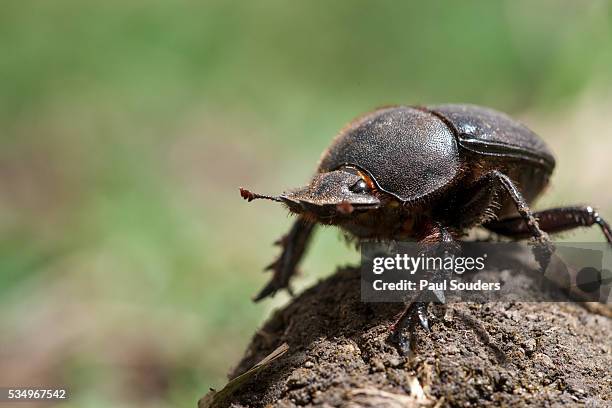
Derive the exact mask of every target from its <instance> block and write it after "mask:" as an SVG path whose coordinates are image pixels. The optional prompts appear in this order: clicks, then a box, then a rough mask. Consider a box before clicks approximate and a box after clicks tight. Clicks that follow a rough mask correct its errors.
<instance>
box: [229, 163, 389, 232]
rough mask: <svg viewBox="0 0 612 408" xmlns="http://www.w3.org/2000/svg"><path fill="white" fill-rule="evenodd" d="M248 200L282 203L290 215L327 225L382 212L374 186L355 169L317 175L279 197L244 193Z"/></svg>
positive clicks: (342, 169)
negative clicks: (360, 215)
mask: <svg viewBox="0 0 612 408" xmlns="http://www.w3.org/2000/svg"><path fill="white" fill-rule="evenodd" d="M241 194H242V197H243V198H244V199H246V200H249V201H251V200H253V199H257V198H265V199H269V200H274V201H280V202H282V203H284V204H285V205H287V207H289V210H291V212H293V213H296V214H303V215H306V216H311V217H314V218H315V219H316V220H318V221H320V222H324V223H333V222H334V221H335V220H336V219H337V218H342V217H347V216H350V214H352V213H353V212H355V211H357V212H360V211H365V210H371V209H376V208H379V207H380V205H381V203H380V200H379V199H378V198H377V197H376V195H375V192H374V185H373V183H372V182H371V181H370V179H369V178H368V177H367V176H365V175H364V174H363V173H361V172H360V171H358V170H357V169H353V168H347V167H344V168H341V169H339V170H334V171H330V172H326V173H320V174H317V175H316V176H315V177H313V179H312V181H311V182H310V184H309V185H307V186H304V187H301V188H297V189H294V190H290V191H288V192H285V193H283V194H281V195H280V196H278V197H270V196H261V195H259V194H253V193H251V192H249V191H247V190H243V189H241Z"/></svg>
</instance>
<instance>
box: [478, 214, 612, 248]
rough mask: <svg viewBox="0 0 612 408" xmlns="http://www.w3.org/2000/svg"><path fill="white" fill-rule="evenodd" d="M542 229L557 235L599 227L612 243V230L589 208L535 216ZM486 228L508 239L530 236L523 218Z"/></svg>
mask: <svg viewBox="0 0 612 408" xmlns="http://www.w3.org/2000/svg"><path fill="white" fill-rule="evenodd" d="M533 215H534V217H536V218H537V220H538V223H539V224H540V228H542V230H544V231H545V232H547V233H551V234H554V233H557V232H563V231H568V230H572V229H575V228H579V227H591V226H593V225H599V227H600V228H601V230H602V232H603V234H604V236H605V237H606V240H607V241H608V242H610V243H612V229H610V225H609V224H608V223H607V222H606V221H605V220H604V219H603V218H601V216H600V215H599V214H598V213H597V211H595V210H594V209H593V207H589V206H584V207H582V206H580V207H562V208H551V209H549V210H544V211H539V212H536V213H534V214H533ZM484 226H485V228H487V229H489V230H491V231H493V232H495V233H497V234H500V235H505V236H508V237H513V238H525V237H528V236H529V235H530V231H529V229H528V228H527V224H525V221H524V219H523V218H521V217H513V218H506V219H502V220H498V221H491V222H488V223H486V224H485V225H484Z"/></svg>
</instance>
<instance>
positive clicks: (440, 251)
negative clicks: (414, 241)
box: [390, 224, 459, 354]
mask: <svg viewBox="0 0 612 408" xmlns="http://www.w3.org/2000/svg"><path fill="white" fill-rule="evenodd" d="M432 237H436V241H437V242H434V243H433V245H432ZM421 243H422V244H425V245H426V246H427V250H426V251H425V252H426V253H428V254H431V256H441V257H442V258H443V259H444V258H447V257H451V256H454V255H456V254H457V252H458V250H459V246H458V245H457V243H456V242H455V240H454V238H453V236H452V234H451V233H450V232H449V231H448V229H447V228H445V227H443V226H441V225H439V224H435V225H433V226H432V228H431V230H430V231H429V232H428V234H427V236H426V237H425V238H424V239H423V240H422V241H421ZM429 272H431V273H432V278H433V279H431V281H432V282H436V281H438V280H439V279H440V277H441V276H440V275H441V274H442V272H443V271H437V270H436V271H429ZM432 295H433V298H435V299H436V301H437V302H440V303H445V296H444V291H442V290H433V291H431V293H422V294H421V295H420V297H419V299H417V300H416V301H414V302H412V303H409V304H407V305H406V306H405V308H404V310H403V312H402V313H401V314H400V315H399V316H398V318H397V320H396V321H395V322H394V323H393V324H392V325H391V327H390V329H391V340H392V341H394V342H395V343H396V344H397V345H398V346H399V348H400V351H401V352H402V353H403V354H408V353H410V352H411V351H414V348H415V344H416V342H415V337H414V331H415V328H416V324H417V322H418V323H419V324H420V325H421V327H423V329H425V330H427V331H429V329H430V328H429V319H428V317H427V309H428V307H429V304H430V303H431V301H430V300H429V299H431V298H432ZM404 329H408V330H407V333H406V331H405V330H404Z"/></svg>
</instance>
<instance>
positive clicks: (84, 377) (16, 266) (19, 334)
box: [0, 0, 612, 407]
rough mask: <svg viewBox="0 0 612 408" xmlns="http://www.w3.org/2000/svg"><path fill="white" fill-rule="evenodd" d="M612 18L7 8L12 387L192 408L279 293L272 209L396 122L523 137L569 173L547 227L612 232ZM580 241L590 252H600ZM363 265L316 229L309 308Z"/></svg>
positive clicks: (8, 367)
mask: <svg viewBox="0 0 612 408" xmlns="http://www.w3.org/2000/svg"><path fill="white" fill-rule="evenodd" d="M611 23H612V8H611V4H610V2H608V1H583V2H575V1H559V0H549V1H540V2H534V1H531V0H522V1H516V0H511V1H505V2H504V1H488V0H483V1H463V2H455V1H448V2H446V1H435V2H399V1H354V0H351V1H333V2H326V1H321V0H315V1H301V2H287V1H280V0H278V1H267V0H264V1H257V2H247V1H243V2H238V1H218V2H210V1H205V2H196V1H189V2H165V1H148V2H145V1H117V0H108V1H105V2H87V1H76V0H75V1H66V0H55V1H23V0H19V1H13V0H7V1H3V2H2V4H1V5H0V49H1V50H2V51H1V56H0V132H1V139H0V142H1V145H0V232H1V234H0V324H1V327H2V330H1V331H0V385H46V384H58V385H66V386H68V387H69V388H70V389H71V391H72V399H71V400H70V401H69V402H68V403H66V404H65V405H63V406H67V407H108V406H115V407H124V406H125V407H127V406H153V407H157V406H159V407H162V406H195V402H196V400H197V399H198V398H199V397H200V396H201V395H202V394H203V393H205V392H206V391H207V390H208V387H216V388H218V387H220V386H222V385H223V384H224V382H225V379H226V378H225V375H226V373H227V372H228V370H229V368H230V367H231V365H232V364H235V363H236V362H237V361H238V359H239V358H240V356H241V354H242V353H243V351H244V347H245V346H246V344H247V342H248V341H249V339H250V337H251V335H252V334H253V333H254V331H255V330H256V329H257V327H258V326H259V325H260V324H261V323H262V322H263V320H264V319H265V317H266V315H268V314H269V312H270V311H271V310H272V309H273V308H275V307H278V306H279V305H281V304H282V303H284V302H286V301H287V299H288V297H287V295H285V294H282V295H278V296H277V297H276V298H275V299H274V300H272V301H265V302H262V303H260V304H256V305H255V304H253V303H252V302H251V301H250V296H251V295H253V294H254V293H255V292H256V291H257V290H258V289H259V288H260V287H261V286H262V285H263V284H264V283H265V281H266V280H267V279H268V276H267V275H264V274H263V273H262V272H261V269H262V267H263V266H265V265H266V264H268V263H269V262H270V261H271V260H272V259H273V258H274V256H275V255H276V252H277V249H276V248H274V247H272V246H271V242H272V241H274V240H275V239H276V238H278V237H279V236H280V235H281V234H282V233H283V232H285V230H287V229H288V227H289V224H290V222H291V220H290V219H288V217H287V215H286V212H285V211H284V210H283V209H282V208H280V207H279V206H276V205H274V204H273V203H269V202H256V203H253V204H250V205H247V204H246V203H245V202H244V201H242V200H241V199H240V197H239V195H238V186H242V185H244V186H249V187H251V188H252V189H254V190H256V191H261V192H269V193H277V192H280V191H282V190H283V189H286V188H288V187H293V186H297V185H300V184H302V183H305V182H306V181H307V179H308V177H309V176H310V175H311V173H312V171H313V170H314V166H315V165H316V162H317V160H318V158H319V155H320V153H321V151H322V150H323V149H324V148H325V147H326V146H327V144H328V143H329V141H330V139H331V138H332V137H333V135H334V134H335V133H336V132H337V131H338V130H339V129H340V128H341V127H342V126H343V125H344V124H345V123H346V122H348V121H349V120H350V119H352V118H353V117H354V116H356V115H357V114H360V113H362V112H364V111H367V110H369V109H371V108H373V107H376V106H378V105H383V104H392V103H406V104H424V103H442V102H471V103H477V104H483V105H488V106H491V107H494V108H497V109H500V110H503V111H507V112H509V113H511V114H512V115H514V116H516V117H518V118H520V119H521V120H522V121H524V122H526V123H528V124H529V125H530V127H532V128H533V129H534V130H536V132H538V133H540V134H541V135H542V136H543V138H544V139H545V140H546V141H547V142H548V143H549V145H550V146H551V147H552V149H553V150H554V151H555V152H556V153H557V156H558V161H559V164H560V166H559V167H558V169H557V172H556V174H555V177H554V179H553V182H554V184H553V186H552V187H551V189H550V191H549V195H548V196H547V197H546V198H545V199H544V200H542V202H540V206H544V205H558V204H570V203H577V202H588V203H593V204H595V205H598V206H599V208H600V209H602V212H603V213H604V214H607V215H608V217H612V190H611V189H610V188H609V186H610V182H609V177H610V169H611V168H612V167H611V165H610V162H609V153H610V151H611V149H610V148H611V146H612V137H611V136H612V131H611V130H612V125H610V123H609V121H610V112H611V111H612V93H611V92H610V91H611V90H612V77H611V75H610V73H611V72H612V42H611V40H612V24H611ZM570 239H574V240H581V241H586V240H597V241H601V240H602V238H601V236H600V234H599V233H598V231H592V232H579V233H576V234H573V235H571V236H570ZM357 259H358V256H357V254H356V253H355V252H354V251H353V250H351V249H350V248H347V247H346V246H345V245H344V244H343V243H342V241H341V240H339V239H338V233H337V232H336V231H335V230H333V229H327V230H323V231H319V233H318V236H317V239H316V241H315V243H314V246H313V247H312V249H311V252H310V256H309V257H308V258H307V259H306V261H305V262H304V264H303V268H302V269H303V270H304V271H305V272H306V273H305V274H304V275H303V276H302V277H300V278H299V279H298V282H297V285H296V286H297V287H298V288H303V287H305V286H307V285H310V284H312V283H313V282H315V281H316V280H317V279H318V278H320V277H322V276H325V275H327V274H329V273H331V271H332V270H333V269H334V267H335V266H336V265H338V264H341V263H346V262H349V261H355V260H357Z"/></svg>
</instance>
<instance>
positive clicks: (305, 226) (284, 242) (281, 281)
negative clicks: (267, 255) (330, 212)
mask: <svg viewBox="0 0 612 408" xmlns="http://www.w3.org/2000/svg"><path fill="white" fill-rule="evenodd" d="M314 226H315V224H314V223H312V222H310V221H308V220H306V219H305V218H303V217H299V218H298V219H297V220H296V221H295V222H294V223H293V226H292V227H291V230H289V233H287V235H285V236H283V237H282V238H281V239H279V240H278V241H276V242H275V244H276V245H280V246H281V247H282V252H281V254H280V255H279V257H278V258H277V259H276V260H275V261H274V262H272V263H271V264H270V265H268V266H267V267H266V268H265V270H271V271H272V279H270V281H269V282H268V283H267V284H266V286H264V288H263V289H262V290H261V291H260V292H259V293H258V294H257V296H255V297H254V298H253V301H255V302H258V301H260V300H261V299H263V298H265V297H268V296H273V295H274V294H275V293H276V292H277V291H278V290H280V289H284V288H287V289H288V290H289V292H290V293H291V290H290V289H289V280H290V279H291V277H292V276H293V274H294V273H295V271H296V267H297V265H298V263H299V262H300V260H301V259H302V256H303V255H304V252H305V251H306V248H307V247H308V243H309V241H310V237H311V236H312V232H313V230H314Z"/></svg>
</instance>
